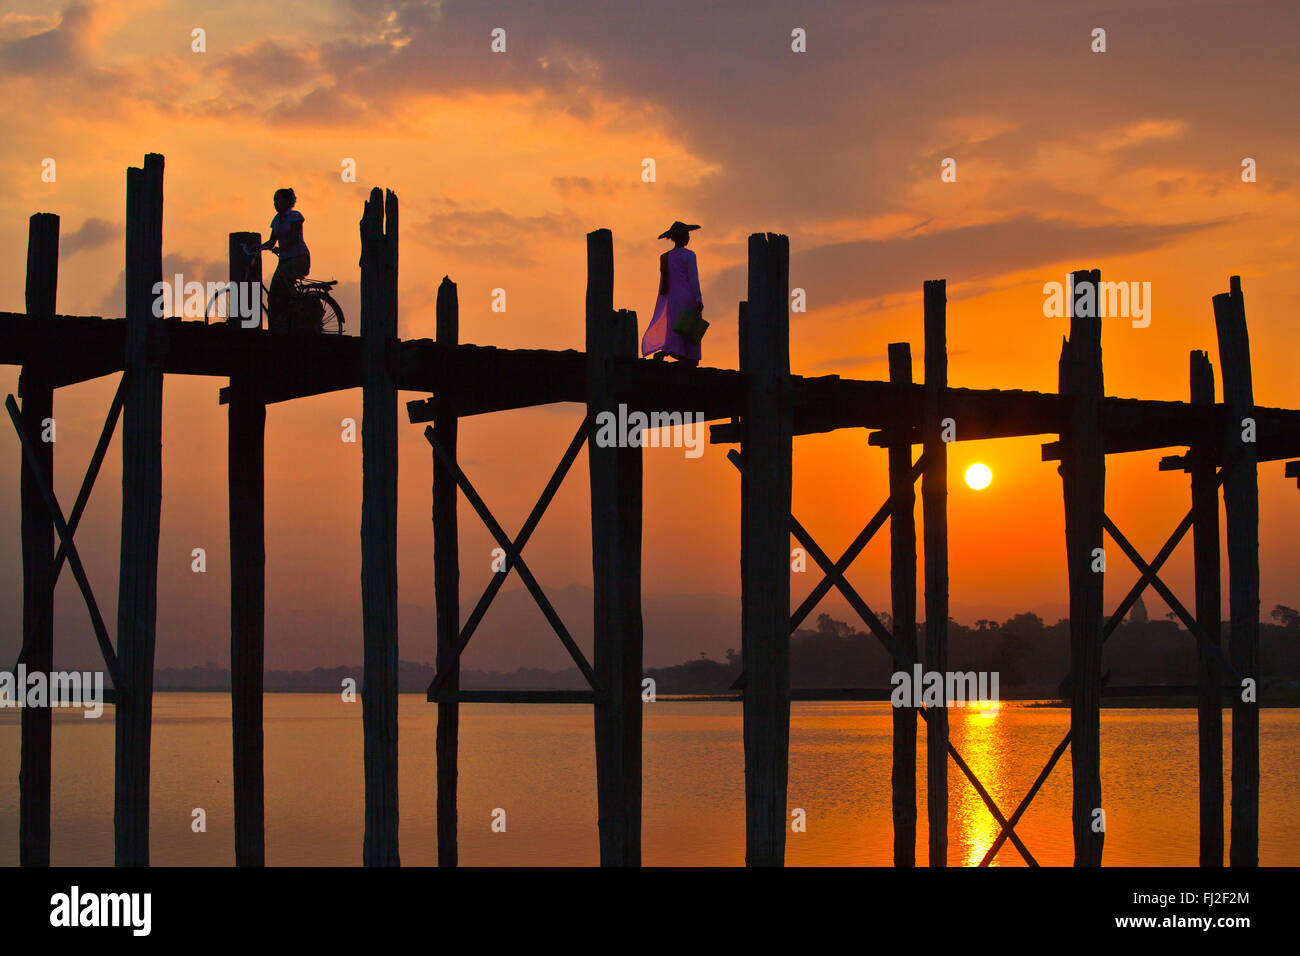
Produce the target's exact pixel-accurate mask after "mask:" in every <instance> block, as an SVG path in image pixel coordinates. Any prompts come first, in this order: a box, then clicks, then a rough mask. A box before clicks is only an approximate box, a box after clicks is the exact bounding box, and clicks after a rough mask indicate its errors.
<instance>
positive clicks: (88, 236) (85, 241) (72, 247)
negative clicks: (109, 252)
mask: <svg viewBox="0 0 1300 956" xmlns="http://www.w3.org/2000/svg"><path fill="white" fill-rule="evenodd" d="M120 235H122V226H121V225H120V224H118V223H112V222H109V221H108V220H107V219H96V218H94V217H91V218H90V219H87V220H86V221H85V222H83V223H82V224H81V228H79V229H76V230H74V231H73V232H70V233H68V234H67V235H66V236H62V237H61V238H60V239H59V251H60V252H61V253H62V254H63V255H66V256H75V255H76V254H77V253H78V252H85V251H86V250H87V249H98V248H99V247H100V246H102V245H104V244H105V243H108V242H111V241H112V240H113V239H115V238H117V237H118V236H120Z"/></svg>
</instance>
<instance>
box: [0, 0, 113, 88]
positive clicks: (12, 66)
mask: <svg viewBox="0 0 1300 956" xmlns="http://www.w3.org/2000/svg"><path fill="white" fill-rule="evenodd" d="M98 13H99V10H98V8H97V7H96V5H94V4H86V3H71V4H69V5H68V6H66V7H64V8H63V14H62V16H60V18H59V20H58V22H57V23H55V24H53V25H49V26H46V25H47V23H48V22H49V21H48V20H44V21H43V20H40V19H37V18H31V20H30V23H31V24H32V25H34V26H37V27H40V26H46V29H43V30H39V31H38V32H36V33H31V34H28V35H27V36H21V37H19V38H17V39H12V40H3V41H0V65H3V67H4V68H5V69H6V70H10V71H12V72H14V73H19V74H23V75H26V76H36V75H41V74H46V73H52V72H54V71H56V70H63V69H67V68H68V66H69V65H70V64H73V65H75V64H77V63H78V62H79V61H81V60H82V59H83V58H84V57H85V54H86V53H87V51H88V49H89V47H90V45H91V41H92V39H93V34H94V29H95V26H96V22H97V20H98V19H99V18H98ZM8 20H9V18H8V17H6V21H8Z"/></svg>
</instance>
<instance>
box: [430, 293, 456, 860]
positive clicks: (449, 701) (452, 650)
mask: <svg viewBox="0 0 1300 956" xmlns="http://www.w3.org/2000/svg"><path fill="white" fill-rule="evenodd" d="M437 323H438V324H437V335H438V344H439V345H455V344H456V343H457V342H459V341H460V303H459V300H458V299H457V296H456V283H454V282H452V281H451V279H450V278H449V277H447V276H443V277H442V283H441V285H439V286H438V305H437ZM435 401H436V410H435V412H434V415H433V432H434V437H435V438H437V439H438V442H439V443H440V444H441V445H442V447H443V450H444V451H446V453H447V454H448V456H450V457H451V459H452V460H453V461H455V459H456V432H457V427H458V419H457V415H456V406H455V399H454V396H453V395H439V396H437V398H436V399H435ZM433 588H434V603H435V610H436V615H437V631H438V635H437V637H438V673H439V674H446V675H447V677H446V682H445V683H444V685H443V692H442V695H441V696H440V697H439V699H438V737H437V751H438V865H439V866H455V865H456V864H457V861H458V854H457V846H456V839H457V835H456V828H457V814H456V783H457V776H458V773H459V770H458V768H457V757H458V752H457V748H458V746H459V735H460V701H459V700H458V698H457V695H458V693H459V691H460V657H459V654H458V650H459V645H460V537H459V530H458V527H457V525H456V478H455V476H454V475H453V474H452V473H451V472H450V471H448V470H447V469H446V468H445V467H443V466H442V465H441V464H440V463H439V461H438V456H437V455H434V456H433Z"/></svg>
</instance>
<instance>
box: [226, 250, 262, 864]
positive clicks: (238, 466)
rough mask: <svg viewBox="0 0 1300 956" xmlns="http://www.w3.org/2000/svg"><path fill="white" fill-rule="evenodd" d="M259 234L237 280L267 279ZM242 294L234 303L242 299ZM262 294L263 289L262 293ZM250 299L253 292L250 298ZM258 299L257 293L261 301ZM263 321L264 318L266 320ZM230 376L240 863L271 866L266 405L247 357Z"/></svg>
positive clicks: (236, 258)
mask: <svg viewBox="0 0 1300 956" xmlns="http://www.w3.org/2000/svg"><path fill="white" fill-rule="evenodd" d="M261 244H262V237H261V235H259V234H258V233H256V232H232V233H231V234H230V281H231V282H232V283H234V282H241V283H242V282H250V283H251V282H256V283H260V282H261V281H262V259H261V256H257V257H255V258H253V259H251V260H250V259H249V257H248V256H247V255H246V254H245V253H244V251H243V247H244V246H260V245H261ZM237 295H238V294H237V293H236V292H234V291H232V292H231V293H230V295H229V301H230V302H231V303H234V302H238V301H241V298H239V297H237ZM259 295H260V293H259ZM242 298H243V299H247V297H242ZM256 298H257V297H254V299H256ZM238 311H239V310H237V309H234V308H230V309H228V312H229V315H228V316H227V319H226V321H227V323H228V324H229V325H230V327H231V334H232V335H248V334H251V330H250V329H246V328H245V327H244V325H243V321H242V317H241V316H239V315H237V314H236V313H237V312H238ZM259 325H260V323H259ZM236 355H239V356H241V357H244V359H245V364H243V365H242V366H241V367H239V368H236V369H232V370H231V374H230V393H229V394H230V407H229V409H228V413H229V433H228V442H229V453H228V455H227V466H226V467H227V475H228V481H229V487H230V708H231V727H232V731H233V741H232V743H233V746H232V753H233V756H234V791H235V865H236V866H263V865H265V863H266V855H265V854H266V823H265V809H264V806H265V804H264V801H265V781H264V776H263V741H262V690H263V663H264V659H265V646H266V521H265V510H266V505H265V501H266V495H265V462H264V459H265V447H266V441H265V437H266V404H265V403H264V401H263V399H262V394H261V389H260V388H259V384H258V381H257V373H256V370H255V369H254V368H253V366H252V364H251V363H249V362H247V359H246V353H244V352H243V351H240V352H237V353H236Z"/></svg>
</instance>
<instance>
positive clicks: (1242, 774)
mask: <svg viewBox="0 0 1300 956" xmlns="http://www.w3.org/2000/svg"><path fill="white" fill-rule="evenodd" d="M1229 283H1230V291H1229V292H1228V293H1227V294H1226V295H1224V294H1220V295H1216V296H1215V297H1214V324H1215V326H1216V327H1217V329H1218V337H1219V367H1220V370H1221V371H1222V373H1223V402H1224V404H1225V405H1226V406H1227V408H1228V424H1227V435H1226V436H1225V439H1224V459H1225V461H1229V462H1230V461H1232V460H1233V458H1237V463H1236V465H1235V466H1234V467H1233V468H1232V469H1231V470H1230V471H1229V472H1228V474H1227V476H1226V477H1225V478H1224V481H1223V508H1224V512H1225V514H1226V516H1227V520H1226V524H1225V527H1226V532H1227V535H1228V602H1229V610H1228V614H1229V629H1228V659H1229V660H1230V661H1231V662H1232V666H1233V667H1234V668H1236V670H1237V671H1238V672H1239V673H1240V674H1241V675H1242V676H1243V677H1245V678H1249V679H1250V680H1252V681H1255V682H1257V681H1258V680H1259V475H1258V466H1257V465H1256V451H1255V443H1254V441H1253V440H1250V441H1247V440H1246V429H1247V425H1246V423H1245V420H1246V419H1248V418H1250V419H1253V418H1254V415H1255V393H1254V387H1253V385H1252V384H1251V373H1250V338H1249V336H1248V335H1247V334H1246V307H1245V303H1244V300H1243V299H1242V295H1241V278H1240V276H1232V278H1231V279H1230V280H1229ZM1258 692H1259V691H1258V687H1257V686H1256V687H1255V688H1254V689H1253V692H1252V693H1251V694H1250V695H1249V696H1250V699H1249V700H1243V699H1242V698H1243V697H1244V696H1246V694H1245V689H1244V688H1241V687H1239V688H1237V690H1236V692H1235V693H1234V694H1233V696H1232V842H1231V845H1230V848H1229V850H1228V859H1229V862H1230V863H1231V864H1232V865H1233V866H1258V865H1259V703H1258Z"/></svg>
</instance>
